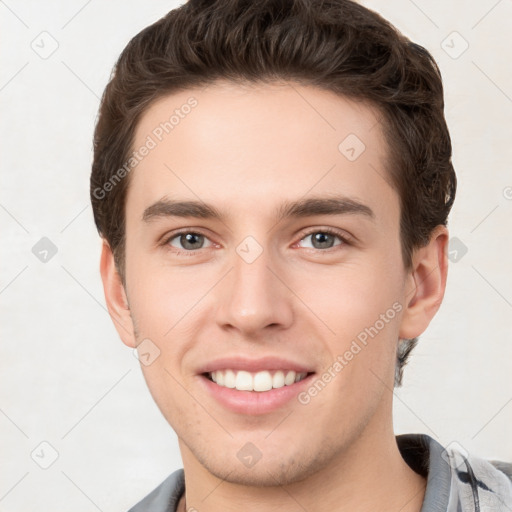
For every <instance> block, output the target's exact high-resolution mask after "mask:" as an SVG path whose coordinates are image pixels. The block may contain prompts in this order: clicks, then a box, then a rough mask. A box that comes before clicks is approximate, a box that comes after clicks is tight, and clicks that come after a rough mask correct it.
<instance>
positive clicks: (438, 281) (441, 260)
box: [400, 225, 448, 339]
mask: <svg viewBox="0 0 512 512" xmlns="http://www.w3.org/2000/svg"><path fill="white" fill-rule="evenodd" d="M447 247H448V230H447V228H446V227H445V226H443V225H439V226H437V227H436V228H435V229H434V231H433V232H432V235H431V237H430V242H429V243H428V245H426V246H425V247H421V248H419V249H417V250H416V251H415V252H414V255H413V268H412V270H411V271H410V274H409V276H408V279H407V281H406V289H405V308H404V314H403V317H402V323H401V326H400V337H401V338H409V339H411V338H415V337H417V336H419V335H420V334H422V333H423V332H424V331H425V330H426V328H427V327H428V325H429V323H430V322H431V320H432V318H433V317H434V315H435V314H436V313H437V310H438V309H439V307H440V305H441V302H442V301H443V297H444V292H445V288H446V278H447V273H448V254H447Z"/></svg>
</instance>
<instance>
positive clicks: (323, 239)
mask: <svg viewBox="0 0 512 512" xmlns="http://www.w3.org/2000/svg"><path fill="white" fill-rule="evenodd" d="M330 236H331V235H329V234H328V233H315V236H314V237H313V239H314V240H315V242H318V243H319V245H320V246H321V247H330V246H331V245H330V244H329V241H330V240H329V238H330ZM331 241H332V240H331Z"/></svg>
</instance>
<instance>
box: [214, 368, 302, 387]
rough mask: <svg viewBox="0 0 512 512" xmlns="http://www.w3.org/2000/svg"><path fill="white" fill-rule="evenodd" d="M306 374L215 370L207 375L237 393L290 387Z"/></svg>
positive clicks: (291, 371)
mask: <svg viewBox="0 0 512 512" xmlns="http://www.w3.org/2000/svg"><path fill="white" fill-rule="evenodd" d="M306 375H307V373H297V372H294V371H293V370H284V371H283V370H278V371H276V372H274V374H273V375H272V373H271V372H269V371H267V370H264V371H261V372H256V373H250V372H246V371H244V370H240V371H234V370H217V371H215V372H211V373H209V377H210V379H211V380H212V381H213V382H215V383H217V385H219V386H222V387H226V388H232V389H233V388H234V389H237V390H238V391H259V392H261V391H269V390H270V389H277V388H282V387H283V386H291V385H292V384H294V383H295V382H299V381H301V380H302V379H304V378H305V377H306Z"/></svg>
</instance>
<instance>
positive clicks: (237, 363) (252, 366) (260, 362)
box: [197, 356, 314, 374]
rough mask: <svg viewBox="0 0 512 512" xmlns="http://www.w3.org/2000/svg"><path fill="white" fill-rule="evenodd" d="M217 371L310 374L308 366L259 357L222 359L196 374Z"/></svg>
mask: <svg viewBox="0 0 512 512" xmlns="http://www.w3.org/2000/svg"><path fill="white" fill-rule="evenodd" d="M217 370H235V371H236V370H245V371H247V372H257V371H261V370H293V371H295V372H297V373H312V372H313V371H314V370H312V369H311V367H310V366H307V365H304V364H301V363H297V362H295V361H292V360H290V359H284V358H282V357H273V356H268V357H260V358H258V359H249V358H246V357H241V356H232V357H223V358H220V359H215V360H214V361H210V362H208V363H205V364H203V365H202V366H200V367H199V368H198V370H197V373H198V374H202V373H210V372H214V371H217Z"/></svg>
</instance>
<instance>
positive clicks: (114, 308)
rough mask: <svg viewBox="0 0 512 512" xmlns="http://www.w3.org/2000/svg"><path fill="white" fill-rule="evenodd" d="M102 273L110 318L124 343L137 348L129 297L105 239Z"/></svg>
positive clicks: (102, 252) (102, 250) (101, 263)
mask: <svg viewBox="0 0 512 512" xmlns="http://www.w3.org/2000/svg"><path fill="white" fill-rule="evenodd" d="M100 274H101V280H102V281H103V291H104V293H105V301H106V303H107V309H108V312H109V314H110V318H112V321H113V322H114V326H115V328H116V330H117V332H118V334H119V337H120V338H121V340H122V341H123V343H124V344H125V345H127V346H129V347H132V348H135V347H136V342H135V341H136V340H135V333H134V326H133V321H132V317H131V316H130V308H129V306H128V299H127V297H126V292H125V289H124V286H123V283H122V281H121V276H120V275H119V272H118V271H117V268H116V265H115V261H114V255H113V254H112V250H111V249H110V246H109V245H108V243H107V242H106V241H105V240H103V247H102V249H101V260H100Z"/></svg>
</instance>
